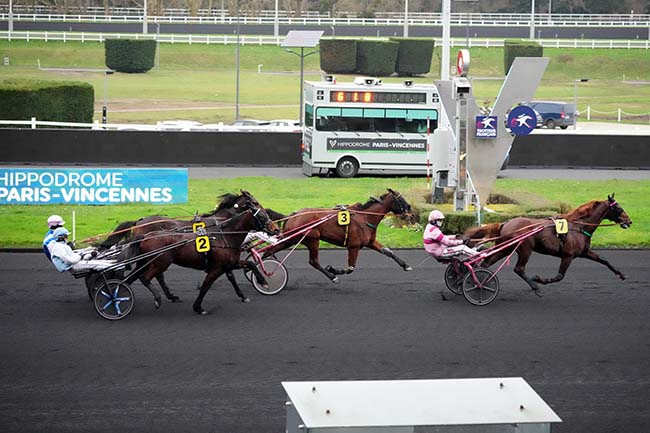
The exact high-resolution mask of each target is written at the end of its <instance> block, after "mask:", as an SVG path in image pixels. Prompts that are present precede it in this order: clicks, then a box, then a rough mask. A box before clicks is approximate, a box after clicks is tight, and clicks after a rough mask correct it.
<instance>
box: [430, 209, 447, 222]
mask: <svg viewBox="0 0 650 433" xmlns="http://www.w3.org/2000/svg"><path fill="white" fill-rule="evenodd" d="M444 219H445V215H444V214H443V213H442V212H440V211H439V210H432V211H431V213H430V214H429V221H431V222H433V221H438V220H444Z"/></svg>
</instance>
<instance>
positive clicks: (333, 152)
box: [302, 77, 448, 177]
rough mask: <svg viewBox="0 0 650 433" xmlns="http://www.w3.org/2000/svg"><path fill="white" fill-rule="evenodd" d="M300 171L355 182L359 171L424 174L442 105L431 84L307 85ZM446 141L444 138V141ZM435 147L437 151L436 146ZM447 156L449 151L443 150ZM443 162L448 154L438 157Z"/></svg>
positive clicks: (363, 79)
mask: <svg viewBox="0 0 650 433" xmlns="http://www.w3.org/2000/svg"><path fill="white" fill-rule="evenodd" d="M304 100H305V104H304V127H303V137H302V140H303V141H302V145H303V153H302V171H303V173H304V174H305V175H307V176H312V175H314V174H322V173H323V172H325V173H327V172H328V171H329V172H334V173H336V175H338V176H339V177H354V176H356V175H357V173H358V172H359V170H382V171H391V172H393V171H394V172H399V173H404V174H422V175H424V174H426V173H427V166H428V164H429V158H430V157H431V156H432V155H431V153H430V152H429V154H427V150H428V148H429V145H428V144H427V141H428V140H429V138H430V136H432V135H433V134H434V132H435V130H436V128H437V127H438V122H439V120H440V117H441V111H442V108H441V104H440V98H439V95H438V90H437V88H436V86H434V85H423V84H413V83H412V82H411V81H405V82H403V83H401V84H382V83H381V80H377V79H375V78H370V77H358V78H357V79H355V80H354V82H352V83H336V80H335V79H332V78H331V77H327V80H325V81H322V82H312V81H306V82H305V90H304ZM445 137H448V136H445ZM437 148H441V147H440V146H437ZM442 149H443V152H446V149H447V146H446V145H445V146H442ZM441 158H444V159H445V161H446V160H447V158H448V155H442V156H441Z"/></svg>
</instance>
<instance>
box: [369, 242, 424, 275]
mask: <svg viewBox="0 0 650 433" xmlns="http://www.w3.org/2000/svg"><path fill="white" fill-rule="evenodd" d="M368 248H371V249H373V250H375V251H377V252H379V253H382V254H383V255H385V256H386V257H390V258H391V259H393V260H395V263H397V264H398V265H400V266H401V267H402V269H404V270H405V271H412V270H413V268H412V267H411V266H410V265H409V264H407V263H406V262H405V261H404V260H402V259H400V258H399V257H397V256H396V255H395V253H393V252H392V251H391V250H390V248H388V247H385V246H383V245H382V244H380V243H379V242H377V239H374V240H373V241H372V242H371V243H370V245H368Z"/></svg>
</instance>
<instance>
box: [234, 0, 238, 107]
mask: <svg viewBox="0 0 650 433" xmlns="http://www.w3.org/2000/svg"><path fill="white" fill-rule="evenodd" d="M235 63H236V65H237V67H236V69H237V77H236V80H235V120H239V0H237V46H236V47H235Z"/></svg>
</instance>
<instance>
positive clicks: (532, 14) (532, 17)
mask: <svg viewBox="0 0 650 433" xmlns="http://www.w3.org/2000/svg"><path fill="white" fill-rule="evenodd" d="M529 39H535V0H532V1H531V6H530V35H529Z"/></svg>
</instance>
